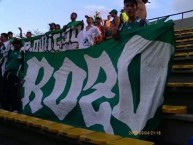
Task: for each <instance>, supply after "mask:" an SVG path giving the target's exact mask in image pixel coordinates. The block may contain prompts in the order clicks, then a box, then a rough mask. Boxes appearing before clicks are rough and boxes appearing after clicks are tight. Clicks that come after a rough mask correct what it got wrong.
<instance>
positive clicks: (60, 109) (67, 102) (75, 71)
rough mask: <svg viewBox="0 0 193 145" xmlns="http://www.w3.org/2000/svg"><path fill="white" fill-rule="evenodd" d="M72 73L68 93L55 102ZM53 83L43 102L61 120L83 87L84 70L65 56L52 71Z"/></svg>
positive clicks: (75, 103) (74, 102)
mask: <svg viewBox="0 0 193 145" xmlns="http://www.w3.org/2000/svg"><path fill="white" fill-rule="evenodd" d="M70 73H72V81H71V86H70V89H69V91H68V94H67V95H66V96H65V98H63V99H62V100H60V102H59V103H57V102H56V101H57V99H58V97H60V96H61V94H62V93H63V92H64V89H65V88H66V83H67V79H68V77H69V74H70ZM54 78H55V85H54V89H53V91H52V93H51V94H50V95H49V96H48V97H46V98H45V99H44V101H43V102H44V104H45V105H46V106H47V107H49V108H50V109H51V110H52V111H53V112H54V113H55V115H56V116H57V117H58V119H59V120H63V119H64V118H65V117H66V115H68V113H69V112H70V111H72V109H73V108H74V107H76V105H77V98H78V96H79V95H80V93H81V91H82V87H83V82H84V79H85V78H86V72H85V71H84V70H82V69H81V68H79V67H77V66H76V65H75V64H74V63H73V62H72V61H70V60H69V59H68V58H65V60H64V63H63V65H62V66H61V68H60V69H59V70H58V71H56V72H55V73H54Z"/></svg>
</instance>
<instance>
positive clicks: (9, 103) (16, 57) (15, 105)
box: [2, 39, 23, 112]
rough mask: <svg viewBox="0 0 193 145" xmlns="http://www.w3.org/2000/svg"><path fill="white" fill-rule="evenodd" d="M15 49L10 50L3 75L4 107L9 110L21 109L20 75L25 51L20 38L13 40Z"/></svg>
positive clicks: (18, 110) (17, 110)
mask: <svg viewBox="0 0 193 145" xmlns="http://www.w3.org/2000/svg"><path fill="white" fill-rule="evenodd" d="M13 46H14V50H10V51H9V53H8V58H7V62H6V66H5V74H4V77H3V90H4V93H3V98H2V108H3V109H5V110H9V111H16V112H20V111H21V98H20V92H19V91H20V82H21V78H20V77H19V74H20V71H21V67H22V64H23V53H22V52H21V51H20V49H21V47H22V42H21V40H19V39H15V40H14V41H13Z"/></svg>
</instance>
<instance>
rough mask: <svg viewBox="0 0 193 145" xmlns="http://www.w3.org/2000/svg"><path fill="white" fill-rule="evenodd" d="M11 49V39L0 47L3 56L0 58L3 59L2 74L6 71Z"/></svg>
mask: <svg viewBox="0 0 193 145" xmlns="http://www.w3.org/2000/svg"><path fill="white" fill-rule="evenodd" d="M10 49H11V44H10V41H6V42H4V43H3V45H2V46H1V48H0V53H1V55H2V58H0V61H1V70H2V76H3V75H4V73H5V64H6V62H7V56H8V52H9V50H10Z"/></svg>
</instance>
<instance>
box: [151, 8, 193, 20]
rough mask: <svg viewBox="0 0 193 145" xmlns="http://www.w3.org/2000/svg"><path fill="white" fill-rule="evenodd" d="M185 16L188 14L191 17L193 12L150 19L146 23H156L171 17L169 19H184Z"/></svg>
mask: <svg viewBox="0 0 193 145" xmlns="http://www.w3.org/2000/svg"><path fill="white" fill-rule="evenodd" d="M185 14H188V15H189V16H190V17H191V14H192V16H193V10H189V11H184V12H180V13H176V14H171V15H166V16H161V17H156V18H151V19H148V21H150V22H151V21H156V20H160V19H164V18H171V17H172V18H171V19H184V18H185Z"/></svg>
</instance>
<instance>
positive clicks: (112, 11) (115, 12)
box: [109, 9, 118, 15]
mask: <svg viewBox="0 0 193 145" xmlns="http://www.w3.org/2000/svg"><path fill="white" fill-rule="evenodd" d="M111 13H114V14H116V15H117V13H118V11H117V10H115V9H113V10H111V11H110V12H109V14H111Z"/></svg>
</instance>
